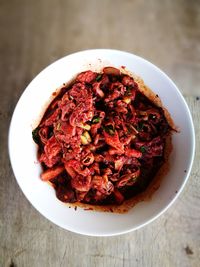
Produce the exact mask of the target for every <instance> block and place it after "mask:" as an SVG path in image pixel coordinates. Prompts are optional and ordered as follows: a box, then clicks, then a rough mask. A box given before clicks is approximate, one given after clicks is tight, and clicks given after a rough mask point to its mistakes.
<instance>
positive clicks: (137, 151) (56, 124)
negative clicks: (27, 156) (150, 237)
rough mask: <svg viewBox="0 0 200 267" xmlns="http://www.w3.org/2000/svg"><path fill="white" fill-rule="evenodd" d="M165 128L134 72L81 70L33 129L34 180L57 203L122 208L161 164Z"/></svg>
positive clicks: (157, 104) (165, 116) (154, 100)
mask: <svg viewBox="0 0 200 267" xmlns="http://www.w3.org/2000/svg"><path fill="white" fill-rule="evenodd" d="M173 129H174V126H173V122H172V119H171V117H170V115H169V113H168V112H167V110H166V109H164V108H163V107H162V104H161V101H160V99H159V96H158V95H155V94H154V93H153V92H152V91H151V90H150V89H149V88H147V87H146V86H145V85H144V83H143V82H142V80H141V79H140V78H138V77H132V76H131V75H130V74H128V73H126V72H125V71H123V68H122V70H119V69H117V68H114V67H110V66H109V67H104V68H103V69H102V72H94V71H91V70H87V71H84V72H81V73H79V74H78V75H77V76H76V78H75V79H74V80H73V81H72V82H71V83H70V84H68V85H64V86H63V87H62V88H61V89H60V90H59V92H57V93H56V96H55V98H54V99H53V101H52V102H51V103H50V105H49V106H48V108H47V110H46V111H45V113H44V116H43V117H42V119H41V121H40V123H39V125H38V127H36V128H35V129H34V130H33V133H32V134H33V139H34V141H35V142H36V143H37V144H38V159H39V162H41V164H42V167H43V172H42V173H41V179H42V180H43V181H48V182H50V183H51V185H52V186H53V187H54V189H55V191H56V196H57V198H58V199H59V200H61V201H62V202H66V203H76V204H80V205H86V206H87V205H90V207H92V208H94V209H95V207H97V206H98V207H102V209H103V210H111V211H121V212H122V211H127V210H128V209H129V208H130V207H132V206H133V204H134V203H135V199H136V198H137V199H138V196H139V195H141V194H143V193H144V192H145V191H146V190H147V188H148V187H149V185H150V184H151V183H152V182H153V181H155V180H156V178H157V179H158V173H161V169H162V170H164V166H166V163H167V161H168V157H169V153H170V149H171V143H170V140H171V134H172V131H173Z"/></svg>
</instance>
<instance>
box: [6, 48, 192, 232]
mask: <svg viewBox="0 0 200 267" xmlns="http://www.w3.org/2000/svg"><path fill="white" fill-rule="evenodd" d="M103 66H115V67H117V68H119V67H121V66H126V68H127V69H128V70H130V71H131V72H133V73H135V74H137V75H139V76H140V77H142V78H143V80H144V82H145V84H146V85H148V86H149V87H150V88H151V89H152V90H153V91H154V92H155V93H156V94H158V95H159V96H160V98H161V100H162V102H163V104H164V106H165V107H166V108H167V109H168V111H169V112H170V114H171V116H172V118H173V120H174V122H175V124H176V125H177V126H178V127H179V128H180V130H181V132H180V133H178V134H174V135H173V139H172V142H173V147H174V148H173V152H172V154H171V156H170V164H171V167H170V171H169V173H168V174H167V175H166V176H165V177H164V179H163V182H162V184H161V186H160V188H159V189H158V190H157V191H156V192H155V193H154V195H153V198H152V200H151V201H148V202H142V203H138V204H137V205H136V206H135V207H134V208H133V209H131V210H130V211H129V212H128V213H125V214H113V213H103V212H94V211H85V210H83V209H81V208H78V209H77V210H76V211H75V210H74V209H69V208H68V206H67V205H66V204H64V203H62V202H60V201H59V200H58V199H57V198H56V196H55V192H54V189H53V188H51V186H49V185H48V184H47V183H45V182H42V181H41V180H40V178H39V175H40V172H41V167H40V164H39V163H37V153H36V152H37V146H36V145H35V143H34V142H33V140H32V130H33V128H34V127H35V126H36V122H37V121H38V119H39V118H41V115H42V112H43V111H44V106H45V105H46V104H47V102H48V101H49V99H50V96H51V94H52V93H53V92H54V91H55V89H56V88H58V87H60V86H61V85H62V84H63V83H64V82H67V81H69V80H70V79H71V78H73V77H74V76H75V75H76V74H77V73H79V72H81V71H84V70H87V69H92V70H100V69H101V68H102V67H103ZM194 149H195V136H194V127H193V122H192V118H191V115H190V111H189V109H188V106H187V104H186V102H185V100H184V98H183V96H182V95H181V93H180V92H179V90H178V88H177V87H176V85H175V84H174V83H173V82H172V81H171V79H170V78H169V77H168V76H167V75H166V74H164V73H163V72H162V71H161V70H160V69H159V68H157V67H156V66H155V65H153V64H151V63H150V62H148V61H147V60H145V59H143V58H141V57H138V56H135V55H133V54H130V53H126V52H122V51H117V50H109V49H96V50H87V51H82V52H78V53H75V54H72V55H69V56H66V57H64V58H62V59H60V60H58V61H56V62H55V63H53V64H51V65H50V66H48V67H47V68H45V69H44V70H43V71H42V72H41V73H40V74H39V75H37V76H36V77H35V79H33V81H32V82H31V83H30V84H29V85H28V86H27V88H26V90H25V91H24V93H23V94H22V96H21V98H20V100H19V102H18V104H17V106H16V108H15V111H14V114H13V117H12V121H11V124H10V131H9V154H10V160H11V164H12V168H13V171H14V174H15V177H16V179H17V182H18V184H19V186H20V187H21V189H22V191H23V193H24V194H25V196H26V197H27V198H28V200H29V201H30V202H31V203H32V205H33V206H34V207H35V208H36V209H37V210H38V211H39V212H40V213H41V214H42V215H43V216H45V217H46V218H48V219H49V220H50V221H52V222H54V223H55V224H57V225H59V226H61V227H63V228H64V229H67V230H70V231H73V232H76V233H80V234H85V235H93V236H109V235H117V234H122V233H127V232H129V231H132V230H135V229H138V228H140V227H141V226H144V225H145V224H147V223H149V222H151V221H152V220H154V219H155V218H157V217H158V216H159V215H161V214H162V213H163V212H164V211H165V210H166V209H167V208H168V207H169V206H170V205H171V204H172V203H173V202H174V200H175V199H176V198H177V197H178V195H179V193H180V192H181V190H182V189H183V187H184V185H185V183H186V181H187V179H188V177H189V174H190V170H191V167H192V162H193V158H194ZM185 170H186V172H184V171H185ZM176 191H178V193H176Z"/></svg>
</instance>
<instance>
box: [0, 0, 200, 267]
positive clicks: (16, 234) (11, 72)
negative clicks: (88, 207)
mask: <svg viewBox="0 0 200 267" xmlns="http://www.w3.org/2000/svg"><path fill="white" fill-rule="evenodd" d="M0 36H1V39H0V58H1V60H0V76H1V88H0V92H1V100H2V101H1V105H0V121H1V123H0V149H1V153H0V181H1V182H0V241H1V242H0V266H2V267H4V266H6V267H7V266H9V267H11V266H17V267H29V266H30V267H38V266H43V267H46V266H48V267H51V266H52V267H57V266H70V267H73V266H76V267H79V266H81V267H88V266H92V267H93V266H106V267H107V266H115V267H118V266H119V267H121V266H127V267H132V266H136V267H143V266H145V267H146V266H147V267H148V266H153V267H155V266H156V267H157V266H158V267H160V266H166V267H168V266H169V267H173V266H178V267H179V266H180V267H188V266H189V267H190V266H192V267H198V266H200V194H199V192H200V183H199V173H200V166H199V160H200V147H199V145H200V127H199V123H200V100H198V98H197V96H198V95H199V94H200V75H199V73H200V64H199V62H200V45H199V44H200V2H199V1H195V0H194V1H186V0H185V1H184V0H180V1H179V0H178V1H172V0H171V1H158V0H152V1H145V0H141V1H139V0H135V1H128V0H125V1H123V3H122V1H120V0H116V1H113V0H111V1H106V0H103V1H96V0H94V1H90V0H85V1H81V0H74V1H72V0H71V1H64V0H63V1H62V0H59V1H56V0H55V1H54V0H43V1H39V0H36V1H33V0H30V1H26V0H18V1H17V0H12V1H6V0H0ZM99 47H100V48H101V47H102V48H108V47H109V48H115V49H121V50H126V51H130V52H132V53H136V54H138V55H141V56H144V57H145V58H147V59H149V60H150V61H152V62H154V63H155V64H156V65H158V66H159V67H161V68H162V69H163V70H164V71H165V72H166V73H167V74H169V76H171V77H172V79H173V80H174V81H175V82H176V83H177V85H178V86H179V87H180V89H181V91H182V92H183V93H184V95H185V96H186V100H187V102H188V104H189V107H190V109H191V111H192V115H193V119H194V124H195V130H196V139H197V140H196V156H195V162H194V165H193V169H192V173H191V176H190V179H189V181H188V183H187V186H186V187H185V189H184V191H183V193H182V194H181V196H180V198H179V199H178V200H177V201H176V202H175V204H174V205H173V206H172V207H171V208H170V209H169V210H168V211H167V212H166V213H165V214H164V215H162V216H161V217H160V218H159V219H157V220H156V221H155V222H153V223H151V224H150V225H148V226H146V227H145V228H142V229H140V230H138V231H135V232H133V233H130V234H126V235H123V236H118V237H109V238H94V237H93V238H92V237H84V236H80V235H77V234H73V233H71V232H68V231H64V230H63V229H61V228H59V227H57V226H55V225H53V224H52V223H51V222H49V221H47V220H46V219H45V218H44V217H42V216H41V215H40V214H39V213H38V212H37V211H36V210H35V209H34V208H33V207H32V206H31V204H30V203H29V202H28V201H27V200H26V198H25V197H24V195H23V193H22V192H21V190H20V189H19V187H18V185H17V183H16V181H15V178H14V175H13V172H12V169H11V166H10V163H9V159H8V151H7V135H8V128H9V123H10V119H11V116H12V113H13V110H14V107H15V105H16V103H17V100H18V99H19V97H20V95H21V93H22V92H23V90H24V88H25V87H26V85H27V84H28V83H29V82H30V81H31V79H32V78H33V77H34V76H35V75H36V74H37V73H38V72H39V71H41V69H43V68H44V67H45V66H46V65H48V64H50V63H51V62H53V61H54V60H56V59H58V58H60V57H62V56H64V55H66V54H69V53H71V52H75V51H78V50H83V49H88V48H99ZM22 145H23V144H22Z"/></svg>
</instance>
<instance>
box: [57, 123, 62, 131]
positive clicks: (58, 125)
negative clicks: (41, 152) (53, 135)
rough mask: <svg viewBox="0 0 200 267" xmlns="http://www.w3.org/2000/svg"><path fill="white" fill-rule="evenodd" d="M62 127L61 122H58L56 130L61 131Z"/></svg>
mask: <svg viewBox="0 0 200 267" xmlns="http://www.w3.org/2000/svg"><path fill="white" fill-rule="evenodd" d="M60 127H61V123H60V122H58V124H57V125H56V130H57V131H59V130H60Z"/></svg>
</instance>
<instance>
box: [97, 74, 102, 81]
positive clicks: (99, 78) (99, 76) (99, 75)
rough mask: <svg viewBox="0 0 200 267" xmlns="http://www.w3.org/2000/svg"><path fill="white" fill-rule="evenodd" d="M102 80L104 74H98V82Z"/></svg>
mask: <svg viewBox="0 0 200 267" xmlns="http://www.w3.org/2000/svg"><path fill="white" fill-rule="evenodd" d="M101 78H102V74H98V75H97V77H96V81H97V82H99V81H100V80H101Z"/></svg>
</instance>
